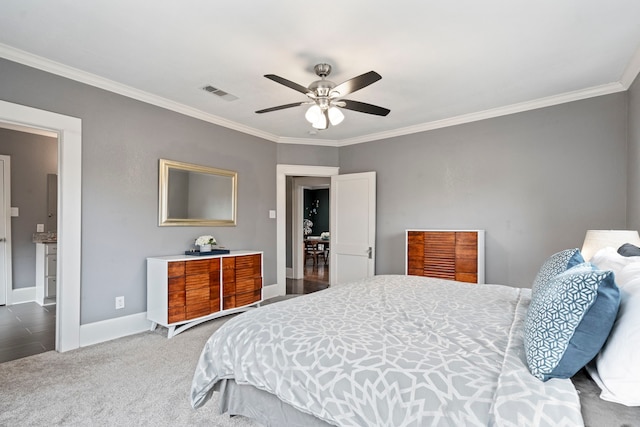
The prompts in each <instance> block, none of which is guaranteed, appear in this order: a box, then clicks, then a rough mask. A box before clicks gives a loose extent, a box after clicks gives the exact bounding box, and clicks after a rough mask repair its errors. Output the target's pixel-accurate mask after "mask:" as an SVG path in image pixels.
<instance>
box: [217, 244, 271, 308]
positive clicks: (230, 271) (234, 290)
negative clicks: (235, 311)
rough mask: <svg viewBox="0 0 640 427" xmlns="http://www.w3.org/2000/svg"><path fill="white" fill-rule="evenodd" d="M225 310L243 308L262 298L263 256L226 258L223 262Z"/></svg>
mask: <svg viewBox="0 0 640 427" xmlns="http://www.w3.org/2000/svg"><path fill="white" fill-rule="evenodd" d="M222 265H223V270H222V289H223V295H224V296H223V306H224V309H225V310H227V309H230V308H234V307H242V306H243V305H248V304H251V303H254V302H257V301H260V299H261V298H262V256H261V255H260V254H254V255H243V256H237V257H233V258H224V259H223V261H222Z"/></svg>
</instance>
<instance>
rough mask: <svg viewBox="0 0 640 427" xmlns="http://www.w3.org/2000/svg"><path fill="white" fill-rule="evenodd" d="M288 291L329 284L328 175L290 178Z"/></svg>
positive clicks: (301, 292)
mask: <svg viewBox="0 0 640 427" xmlns="http://www.w3.org/2000/svg"><path fill="white" fill-rule="evenodd" d="M288 182H289V184H290V185H289V186H288V188H289V190H288V191H287V197H288V199H290V200H289V201H288V206H290V207H291V209H290V210H289V212H290V214H288V217H289V218H290V223H291V224H290V227H287V242H288V247H287V250H288V252H289V253H290V254H291V256H290V257H289V258H288V260H287V266H288V269H287V271H288V274H287V294H307V293H311V292H315V291H318V290H322V289H326V288H327V287H329V277H330V276H329V268H330V262H329V252H330V250H331V246H330V244H331V240H330V234H329V187H330V184H331V179H330V178H329V177H306V176H296V177H290V179H289V180H288Z"/></svg>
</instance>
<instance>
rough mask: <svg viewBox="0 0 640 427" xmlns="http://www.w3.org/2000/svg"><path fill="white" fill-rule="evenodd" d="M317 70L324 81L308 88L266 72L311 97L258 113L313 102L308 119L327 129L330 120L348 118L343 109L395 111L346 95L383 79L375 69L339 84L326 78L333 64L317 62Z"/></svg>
mask: <svg viewBox="0 0 640 427" xmlns="http://www.w3.org/2000/svg"><path fill="white" fill-rule="evenodd" d="M313 69H314V71H315V73H316V74H317V75H318V76H319V77H320V80H316V81H315V82H313V83H311V84H310V85H309V87H304V86H302V85H299V84H297V83H294V82H292V81H291V80H287V79H285V78H283V77H280V76H276V75H275V74H265V77H266V78H268V79H270V80H273V81H274V82H276V83H280V84H282V85H285V86H287V87H289V88H291V89H293V90H296V91H298V92H300V93H304V94H305V95H307V96H308V97H309V98H310V99H311V100H310V101H306V102H294V103H291V104H285V105H279V106H277V107H271V108H265V109H264V110H258V111H256V113H258V114H262V113H268V112H271V111H277V110H284V109H285V108H292V107H298V106H300V105H311V107H310V108H309V109H308V110H307V112H306V114H305V118H306V119H307V120H308V121H309V122H310V123H311V125H312V126H313V127H314V128H316V129H327V128H328V127H329V123H331V125H333V126H336V125H338V124H339V123H341V122H342V120H344V114H342V111H340V108H345V109H347V110H353V111H358V112H360V113H367V114H374V115H376V116H386V115H387V114H389V112H390V111H391V110H389V109H387V108H382V107H378V106H377V105H372V104H367V103H365V102H359V101H352V100H350V99H343V98H342V97H343V96H346V95H348V94H350V93H353V92H355V91H357V90H360V89H362V88H364V87H367V86H369V85H370V84H372V83H375V82H377V81H378V80H380V79H381V78H382V76H380V74H378V73H376V72H375V71H369V72H368V73H364V74H361V75H359V76H357V77H354V78H352V79H350V80H347V81H346V82H343V83H340V84H339V85H336V84H335V83H334V82H332V81H330V80H326V77H327V76H328V75H329V74H331V65H329V64H317V65H316V66H315V67H313Z"/></svg>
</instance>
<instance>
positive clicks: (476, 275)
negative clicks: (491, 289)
mask: <svg viewBox="0 0 640 427" xmlns="http://www.w3.org/2000/svg"><path fill="white" fill-rule="evenodd" d="M405 273H406V274H408V275H412V276H426V277H437V278H441V279H449V280H457V281H460V282H470V283H484V230H417V229H416V230H406V259H405Z"/></svg>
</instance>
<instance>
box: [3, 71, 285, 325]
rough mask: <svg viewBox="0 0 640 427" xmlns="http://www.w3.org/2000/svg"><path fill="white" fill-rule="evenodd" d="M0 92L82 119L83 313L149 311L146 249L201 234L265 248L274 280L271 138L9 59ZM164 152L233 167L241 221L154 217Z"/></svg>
mask: <svg viewBox="0 0 640 427" xmlns="http://www.w3.org/2000/svg"><path fill="white" fill-rule="evenodd" d="M0 99H2V100H5V101H8V102H13V103H16V104H22V105H27V106H31V107H35V108H39V109H43V110H48V111H53V112H57V113H61V114H65V115H69V116H74V117H79V118H81V119H82V144H83V147H82V277H81V280H82V288H81V298H82V301H81V323H83V324H86V323H91V322H96V321H100V320H104V319H109V318H114V317H119V316H124V315H128V314H134V313H139V312H144V311H146V262H145V258H146V257H148V256H156V255H169V254H178V253H181V252H183V251H184V250H186V249H188V248H189V247H190V246H191V244H192V243H193V241H194V239H195V238H196V237H198V236H199V235H202V234H212V235H213V236H215V237H216V239H217V240H218V242H219V243H220V244H221V245H225V246H228V247H230V248H231V249H255V250H263V251H265V256H264V273H265V280H264V282H265V284H267V285H268V284H272V283H275V281H276V250H275V245H276V222H275V220H273V219H269V210H270V209H275V208H276V180H275V176H276V156H277V153H276V144H275V143H273V142H269V141H266V140H263V139H260V138H255V137H252V136H250V135H246V134H243V133H240V132H236V131H233V130H230V129H226V128H223V127H220V126H216V125H213V124H210V123H207V122H203V121H200V120H196V119H193V118H190V117H187V116H183V115H181V114H178V113H174V112H171V111H167V110H164V109H162V108H157V107H154V106H152V105H148V104H145V103H142V102H139V101H135V100H132V99H129V98H126V97H124V96H120V95H117V94H114V93H110V92H107V91H103V90H100V89H97V88H94V87H91V86H87V85H84V84H81V83H78V82H75V81H71V80H68V79H65V78H61V77H58V76H55V75H52V74H49V73H46V72H42V71H39V70H36V69H33V68H29V67H26V66H22V65H19V64H16V63H13V62H10V61H7V60H3V59H0ZM221 102H222V101H221ZM160 158H165V159H170V160H179V161H184V162H188V163H196V164H203V165H207V166H213V167H218V168H222V169H231V170H235V171H237V172H238V225H237V226H236V227H214V228H205V227H158V159H160ZM119 295H124V296H125V306H126V307H125V309H123V310H118V311H116V310H115V309H114V298H115V297H116V296H119Z"/></svg>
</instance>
